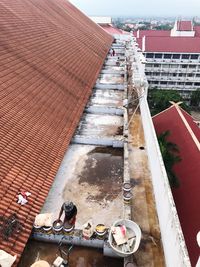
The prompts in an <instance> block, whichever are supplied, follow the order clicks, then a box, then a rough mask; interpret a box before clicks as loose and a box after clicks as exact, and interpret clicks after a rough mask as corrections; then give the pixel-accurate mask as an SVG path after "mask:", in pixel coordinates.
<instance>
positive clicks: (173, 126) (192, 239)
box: [153, 106, 200, 266]
mask: <svg viewBox="0 0 200 267" xmlns="http://www.w3.org/2000/svg"><path fill="white" fill-rule="evenodd" d="M153 123H154V126H155V129H156V132H157V134H160V133H162V132H164V131H167V130H169V131H170V133H171V135H170V137H169V141H171V142H173V143H175V144H177V145H178V147H179V150H180V156H181V159H182V160H181V161H180V162H179V163H177V164H176V165H175V167H174V171H175V173H176V175H177V177H178V178H179V180H180V187H179V188H177V189H173V196H174V200H175V203H176V207H177V211H178V215H179V219H180V222H181V226H182V230H183V234H184V237H185V241H186V245H187V248H188V252H189V256H190V259H191V262H192V266H195V265H196V263H197V260H198V257H199V247H198V245H197V242H196V235H197V233H198V231H199V222H200V212H199V203H200V193H199V188H200V179H199V177H200V164H199V159H200V143H199V142H200V129H199V128H198V126H197V125H196V123H194V121H193V119H192V117H191V116H190V115H189V114H188V113H186V112H185V111H184V110H182V109H181V108H179V107H175V106H172V107H170V108H168V109H167V110H165V111H163V112H161V113H159V114H158V115H156V116H154V117H153ZM195 138H196V139H195Z"/></svg>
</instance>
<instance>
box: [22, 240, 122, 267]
mask: <svg viewBox="0 0 200 267" xmlns="http://www.w3.org/2000/svg"><path fill="white" fill-rule="evenodd" d="M67 248H68V247H67V246H65V247H63V249H64V251H65V252H67ZM57 256H60V253H59V251H58V246H57V244H50V243H44V242H38V241H34V240H29V242H28V243H27V246H26V248H25V250H24V253H23V255H22V258H21V260H20V263H19V264H18V267H29V266H30V265H31V264H33V263H34V262H35V261H37V260H46V261H47V262H48V263H49V264H52V263H53V261H54V260H55V259H56V257H57ZM122 266H123V261H122V260H121V259H113V258H108V257H104V256H103V252H102V251H101V250H98V249H92V248H84V247H73V248H72V250H71V252H70V256H69V267H122Z"/></svg>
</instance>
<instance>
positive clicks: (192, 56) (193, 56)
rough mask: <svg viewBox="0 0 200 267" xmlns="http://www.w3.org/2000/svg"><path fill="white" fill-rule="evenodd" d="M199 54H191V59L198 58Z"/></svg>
mask: <svg viewBox="0 0 200 267" xmlns="http://www.w3.org/2000/svg"><path fill="white" fill-rule="evenodd" d="M198 57H199V55H195V54H194V55H191V59H198Z"/></svg>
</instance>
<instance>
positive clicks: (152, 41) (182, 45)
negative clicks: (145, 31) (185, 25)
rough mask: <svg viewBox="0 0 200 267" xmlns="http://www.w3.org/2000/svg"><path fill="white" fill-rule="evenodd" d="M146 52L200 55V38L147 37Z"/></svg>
mask: <svg viewBox="0 0 200 267" xmlns="http://www.w3.org/2000/svg"><path fill="white" fill-rule="evenodd" d="M145 51H146V52H174V53H200V38H199V37H146V39H145Z"/></svg>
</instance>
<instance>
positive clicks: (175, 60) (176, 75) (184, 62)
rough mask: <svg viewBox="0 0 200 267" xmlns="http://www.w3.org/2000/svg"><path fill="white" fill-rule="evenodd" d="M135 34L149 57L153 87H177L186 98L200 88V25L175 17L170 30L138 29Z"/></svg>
mask: <svg viewBox="0 0 200 267" xmlns="http://www.w3.org/2000/svg"><path fill="white" fill-rule="evenodd" d="M134 35H135V37H136V40H137V43H138V45H139V48H140V49H141V50H142V52H143V54H144V55H145V57H146V68H145V72H146V75H147V79H148V82H149V87H150V88H155V87H157V88H159V89H174V90H178V91H179V92H180V93H181V94H182V96H183V97H185V98H189V96H190V94H191V93H192V91H194V90H197V89H198V88H200V26H194V25H193V23H192V21H176V22H175V25H174V28H173V29H172V30H171V31H157V30H146V31H139V30H138V31H137V32H136V33H135V34H134Z"/></svg>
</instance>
